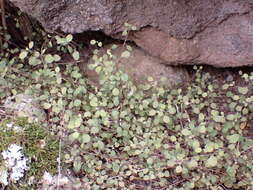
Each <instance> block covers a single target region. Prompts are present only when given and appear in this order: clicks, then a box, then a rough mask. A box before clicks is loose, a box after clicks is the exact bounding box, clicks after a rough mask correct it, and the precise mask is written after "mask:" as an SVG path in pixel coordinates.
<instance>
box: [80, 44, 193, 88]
mask: <svg viewBox="0 0 253 190" xmlns="http://www.w3.org/2000/svg"><path fill="white" fill-rule="evenodd" d="M108 49H111V45H108V46H106V47H104V48H103V49H100V52H99V56H103V55H104V54H106V52H107V50H108ZM131 49H132V51H130V57H128V58H124V57H121V54H122V53H123V52H124V51H125V50H126V48H125V47H123V46H122V45H119V46H118V47H117V48H116V49H114V50H111V51H110V52H111V54H112V55H113V60H114V62H115V63H116V66H117V67H118V68H120V69H121V70H123V71H124V72H125V73H127V74H128V75H129V76H130V78H131V79H132V80H133V82H134V83H135V84H137V85H138V84H144V83H148V80H147V78H148V77H152V78H153V79H154V81H157V82H158V85H159V84H162V85H166V86H167V87H171V86H173V85H175V84H179V83H182V82H184V81H187V80H188V79H189V76H188V73H187V71H186V70H185V68H182V67H172V66H166V65H165V64H162V62H161V60H159V59H157V58H155V57H152V56H150V55H148V54H146V53H145V52H144V51H142V50H141V49H140V48H138V47H135V46H131ZM90 63H94V61H93V60H92V58H91V59H90V60H89V63H88V64H90ZM82 70H83V72H84V73H85V75H86V76H88V78H89V79H91V80H92V81H93V82H95V83H96V84H98V75H97V74H96V72H95V71H91V70H89V69H88V67H87V64H85V63H83V65H82Z"/></svg>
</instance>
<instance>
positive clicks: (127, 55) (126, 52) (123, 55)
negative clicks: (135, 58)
mask: <svg viewBox="0 0 253 190" xmlns="http://www.w3.org/2000/svg"><path fill="white" fill-rule="evenodd" d="M121 57H123V58H128V57H130V52H129V51H124V52H123V53H122V54H121Z"/></svg>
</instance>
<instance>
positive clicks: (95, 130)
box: [90, 127, 99, 134]
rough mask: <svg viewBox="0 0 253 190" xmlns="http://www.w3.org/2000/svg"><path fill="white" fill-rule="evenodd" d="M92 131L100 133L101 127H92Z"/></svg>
mask: <svg viewBox="0 0 253 190" xmlns="http://www.w3.org/2000/svg"><path fill="white" fill-rule="evenodd" d="M90 132H91V133H92V134H96V133H98V132H99V127H92V128H91V131H90Z"/></svg>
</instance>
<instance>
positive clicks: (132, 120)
mask: <svg viewBox="0 0 253 190" xmlns="http://www.w3.org/2000/svg"><path fill="white" fill-rule="evenodd" d="M1 35H2V36H3V38H2V39H3V46H2V47H3V50H2V52H1V60H0V75H1V78H0V101H1V102H3V101H4V99H5V98H7V97H8V96H10V95H15V94H19V93H26V94H29V95H32V96H33V97H35V98H36V99H38V100H39V101H40V103H41V106H42V107H43V108H44V109H45V110H46V111H47V121H44V122H43V123H42V124H41V126H42V127H43V128H44V130H46V131H47V132H49V133H51V135H54V136H55V137H57V138H58V139H61V140H62V147H63V148H62V149H61V150H62V152H61V155H62V157H61V158H58V159H61V160H62V165H61V167H62V168H63V167H64V168H69V169H71V170H72V171H73V172H74V173H75V177H76V178H78V180H77V181H76V184H75V187H76V188H77V189H111V190H113V189H159V190H160V189H175V190H176V189H178V190H188V189H196V190H200V189H212V190H216V189H217V190H218V189H245V190H246V189H247V190H249V189H253V159H252V158H253V140H252V132H251V131H250V128H252V111H253V90H252V84H253V73H250V72H247V73H245V72H242V71H240V72H239V73H238V72H237V73H236V74H235V75H229V76H228V77H227V78H226V79H225V80H224V78H223V77H222V78H219V77H217V76H215V75H214V74H213V73H211V74H210V73H209V72H206V71H205V68H203V67H202V66H198V67H197V66H195V67H194V69H193V74H192V77H193V78H192V81H190V82H189V83H186V84H183V85H181V86H175V87H174V88H173V89H167V88H165V87H163V86H160V85H159V84H158V83H157V82H155V81H153V79H152V78H150V77H149V78H148V81H149V82H148V83H147V84H143V85H139V86H136V85H135V84H133V83H132V81H131V79H130V78H129V77H128V75H126V74H125V73H123V72H122V71H120V70H115V69H114V68H115V64H117V57H115V56H114V55H112V54H111V53H110V49H108V51H107V52H106V53H105V54H104V55H102V56H98V55H99V54H98V51H99V50H95V51H94V55H93V60H94V63H93V64H92V65H90V69H94V70H95V71H96V72H97V73H98V74H99V81H100V85H99V87H98V86H95V85H93V84H91V83H90V82H89V80H88V79H87V78H85V77H84V76H83V75H82V73H81V71H80V69H79V67H78V63H79V62H80V57H81V55H80V53H79V51H78V46H77V44H76V43H74V42H73V36H72V35H66V36H59V35H56V36H54V35H48V34H46V35H45V38H44V41H43V42H42V43H41V41H36V40H34V41H30V42H29V43H28V44H27V47H26V48H24V49H20V48H15V47H13V46H12V45H11V43H9V42H10V40H11V36H10V35H8V34H6V33H2V34H1ZM91 44H92V45H95V46H97V47H100V46H102V43H101V42H97V41H95V40H92V41H91ZM113 48H117V47H116V46H112V49H113ZM130 53H131V49H130V48H127V46H126V51H125V52H124V53H123V54H122V56H124V57H128V55H129V54H130ZM63 54H64V55H66V54H69V55H71V56H72V58H73V60H72V61H71V63H68V62H65V61H64V60H63V59H62V55H63ZM203 69H204V71H203ZM233 76H234V77H233ZM235 76H236V77H235ZM235 79H238V80H235ZM1 113H4V112H1ZM5 117H7V116H6V115H4V114H2V118H5ZM1 120H4V119H1ZM29 129H31V130H34V128H33V127H32V128H29ZM35 129H37V128H36V127H35ZM33 134H34V132H33V131H28V133H27V134H26V135H28V136H27V137H26V139H27V140H29V139H30V138H33ZM42 134H43V136H44V135H45V136H46V133H42ZM5 136H6V134H5V133H1V138H4V137H5ZM11 136H12V135H11ZM29 142H30V141H29ZM31 142H34V140H33V139H31ZM45 143H46V144H47V143H49V141H48V140H46V142H45ZM7 144H9V143H7ZM7 144H3V142H2V141H1V144H0V147H4V148H6V146H7ZM29 147H33V143H31V144H29V143H28V144H26V148H29ZM56 147H57V146H56ZM56 147H55V149H53V150H55V152H56V153H57V154H56V155H58V152H57V151H58V149H57V148H56ZM4 148H3V149H1V151H3V150H4ZM33 150H34V149H33ZM34 151H35V152H33V154H36V151H37V149H36V148H35V150H34ZM38 151H39V149H38ZM24 154H25V155H26V156H30V153H29V151H28V152H25V153H24ZM53 155H54V154H53ZM49 156H50V155H49ZM51 160H52V166H53V165H54V164H55V161H56V158H52V159H51ZM34 164H38V165H40V164H43V162H34ZM34 167H37V165H36V166H34ZM44 170H45V169H44V168H42V169H40V170H39V171H40V172H42V173H43V172H44ZM27 175H28V176H27V177H30V176H29V175H34V174H29V173H28V174H27ZM7 188H9V189H14V188H13V187H7Z"/></svg>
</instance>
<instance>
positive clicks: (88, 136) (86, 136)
mask: <svg viewBox="0 0 253 190" xmlns="http://www.w3.org/2000/svg"><path fill="white" fill-rule="evenodd" d="M90 140H91V138H90V135H88V134H83V135H82V142H83V143H88V142H90Z"/></svg>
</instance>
